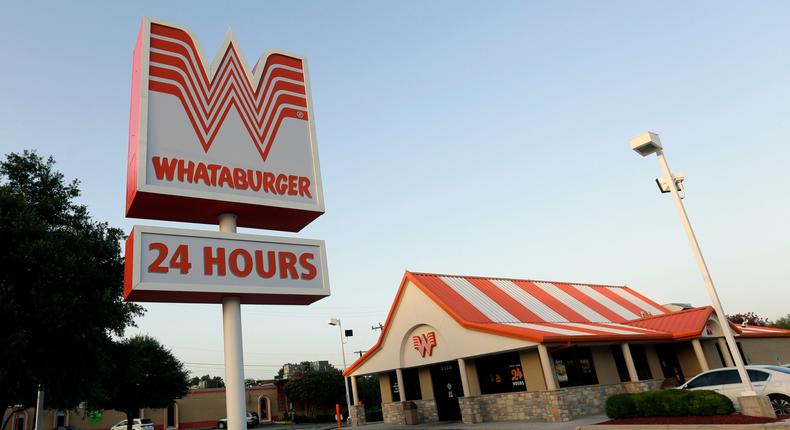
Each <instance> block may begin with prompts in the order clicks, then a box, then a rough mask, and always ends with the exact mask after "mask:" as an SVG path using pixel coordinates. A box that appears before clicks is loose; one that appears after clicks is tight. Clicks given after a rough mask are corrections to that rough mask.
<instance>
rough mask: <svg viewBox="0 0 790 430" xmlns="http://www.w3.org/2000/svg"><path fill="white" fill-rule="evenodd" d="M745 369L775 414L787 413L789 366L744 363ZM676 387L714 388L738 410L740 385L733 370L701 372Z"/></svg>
mask: <svg viewBox="0 0 790 430" xmlns="http://www.w3.org/2000/svg"><path fill="white" fill-rule="evenodd" d="M746 372H747V373H748V374H749V380H751V381H752V387H754V391H756V392H757V394H758V395H764V396H768V398H769V399H770V400H771V406H773V408H774V412H775V413H776V415H779V416H786V415H790V368H787V367H782V366H756V365H755V366H746ZM678 388H679V389H683V390H711V391H716V392H718V393H721V394H724V395H725V396H727V397H729V398H730V400H732V403H733V405H734V406H735V408H736V409H739V406H738V397H739V396H740V394H741V391H743V384H742V383H741V377H740V376H739V375H738V371H737V370H736V369H734V368H732V367H725V368H722V369H714V370H709V371H707V372H702V373H700V374H699V375H697V376H695V377H693V378H691V379H689V380H688V381H687V382H686V383H685V384H683V385H681V386H680V387H678Z"/></svg>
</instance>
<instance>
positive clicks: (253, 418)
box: [113, 411, 260, 430]
mask: <svg viewBox="0 0 790 430" xmlns="http://www.w3.org/2000/svg"><path fill="white" fill-rule="evenodd" d="M259 423H260V419H258V413H257V412H249V411H247V428H250V427H257V426H258V424H259ZM217 428H219V429H226V428H228V419H227V418H220V419H218V420H217ZM113 430H114V429H113Z"/></svg>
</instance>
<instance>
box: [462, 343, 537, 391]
mask: <svg viewBox="0 0 790 430" xmlns="http://www.w3.org/2000/svg"><path fill="white" fill-rule="evenodd" d="M475 367H476V368H477V380H478V381H480V394H494V393H512V392H514V391H527V384H526V382H525V381H524V371H523V369H522V368H521V359H520V358H519V354H518V352H506V353H504V354H496V355H489V356H486V357H479V358H476V359H475Z"/></svg>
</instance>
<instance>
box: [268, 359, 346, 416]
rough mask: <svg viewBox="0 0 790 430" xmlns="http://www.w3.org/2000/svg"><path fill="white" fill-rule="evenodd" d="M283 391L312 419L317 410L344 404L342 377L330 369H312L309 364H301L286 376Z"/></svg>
mask: <svg viewBox="0 0 790 430" xmlns="http://www.w3.org/2000/svg"><path fill="white" fill-rule="evenodd" d="M283 391H284V392H285V394H286V395H287V396H288V398H289V399H291V400H294V401H296V402H301V403H302V405H303V406H304V409H305V412H306V413H307V415H308V416H311V417H314V416H316V414H317V413H318V411H319V410H322V409H331V408H332V407H333V406H334V405H335V404H337V403H340V404H345V388H343V375H342V374H341V373H340V371H339V370H337V369H335V368H334V367H330V368H328V369H325V370H319V369H314V368H313V367H312V366H311V365H310V363H309V362H303V363H301V364H300V365H299V366H298V367H297V368H296V370H295V371H294V372H293V373H292V374H289V375H288V382H287V383H286V384H285V386H283Z"/></svg>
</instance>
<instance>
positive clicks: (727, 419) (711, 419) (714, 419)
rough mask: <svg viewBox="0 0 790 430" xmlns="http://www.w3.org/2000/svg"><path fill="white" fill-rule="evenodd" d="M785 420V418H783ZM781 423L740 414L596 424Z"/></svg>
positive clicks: (616, 421) (629, 420)
mask: <svg viewBox="0 0 790 430" xmlns="http://www.w3.org/2000/svg"><path fill="white" fill-rule="evenodd" d="M784 418H787V417H784ZM777 421H782V419H779V418H762V417H747V416H745V415H741V414H732V415H711V416H705V417H640V418H621V419H617V420H609V421H604V422H602V423H598V424H607V425H611V424H767V423H775V422H777Z"/></svg>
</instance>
